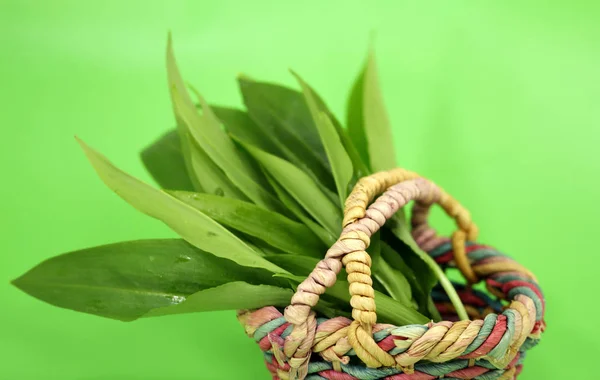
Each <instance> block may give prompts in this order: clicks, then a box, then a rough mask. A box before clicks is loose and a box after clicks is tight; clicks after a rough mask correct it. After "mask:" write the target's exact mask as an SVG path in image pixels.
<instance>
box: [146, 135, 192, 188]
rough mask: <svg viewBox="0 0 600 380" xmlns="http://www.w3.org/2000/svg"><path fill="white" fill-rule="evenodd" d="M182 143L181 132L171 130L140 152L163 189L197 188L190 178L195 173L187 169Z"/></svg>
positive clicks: (148, 168)
mask: <svg viewBox="0 0 600 380" xmlns="http://www.w3.org/2000/svg"><path fill="white" fill-rule="evenodd" d="M181 145H182V143H181V137H180V136H179V133H178V132H177V130H171V131H169V132H167V133H165V134H164V135H162V136H161V137H160V138H158V139H157V140H156V141H154V142H153V143H152V144H151V145H150V146H148V147H147V148H146V149H144V150H143V151H142V152H141V153H140V156H141V158H142V162H143V163H144V166H145V167H146V169H147V170H148V172H149V173H150V175H152V178H154V180H155V181H156V183H158V184H159V186H160V187H162V188H163V189H177V190H187V191H193V190H194V189H195V187H194V185H193V184H192V181H191V179H190V178H192V177H193V173H192V176H190V174H189V173H188V171H187V168H186V164H185V158H184V153H183V151H182V147H181ZM199 189H200V190H201V187H199Z"/></svg>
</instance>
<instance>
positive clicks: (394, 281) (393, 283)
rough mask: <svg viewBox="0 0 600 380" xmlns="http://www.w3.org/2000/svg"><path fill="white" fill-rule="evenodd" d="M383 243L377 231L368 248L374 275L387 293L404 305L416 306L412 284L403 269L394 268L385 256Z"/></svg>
mask: <svg viewBox="0 0 600 380" xmlns="http://www.w3.org/2000/svg"><path fill="white" fill-rule="evenodd" d="M382 245H383V242H382V241H381V236H380V233H379V232H377V233H376V234H375V235H373V236H372V237H371V245H370V246H369V248H368V249H367V252H368V253H369V255H370V256H371V259H372V264H371V271H372V273H373V277H374V278H375V279H377V281H379V283H380V284H381V285H382V286H383V288H384V289H385V293H386V294H387V295H389V296H390V297H392V298H393V299H395V300H396V301H398V302H400V303H401V304H403V305H404V306H407V307H412V308H415V307H414V305H413V302H412V291H411V288H410V284H409V283H408V281H407V280H406V278H405V277H404V274H402V272H401V271H399V270H396V269H395V268H393V267H392V266H391V265H390V264H389V263H388V262H387V261H386V260H385V259H384V258H383V255H382Z"/></svg>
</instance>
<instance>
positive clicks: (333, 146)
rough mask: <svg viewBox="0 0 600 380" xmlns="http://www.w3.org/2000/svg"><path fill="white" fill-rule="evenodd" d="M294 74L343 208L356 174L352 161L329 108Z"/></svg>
mask: <svg viewBox="0 0 600 380" xmlns="http://www.w3.org/2000/svg"><path fill="white" fill-rule="evenodd" d="M293 74H294V76H295V77H296V79H297V80H298V82H299V83H300V86H301V87H302V93H303V94H304V99H305V100H306V104H307V105H308V109H309V110H310V113H311V115H312V118H313V121H314V123H315V125H316V126H317V130H318V131H319V136H320V137H321V142H322V144H323V147H325V152H326V153H327V159H328V161H329V165H330V166H331V170H332V172H333V178H334V180H335V185H336V188H337V193H338V196H339V198H340V205H341V207H342V208H343V207H344V204H345V202H346V197H347V195H348V185H349V184H350V181H351V180H352V175H353V174H354V169H353V167H352V161H351V160H350V157H349V156H348V153H347V152H346V149H345V148H344V145H343V144H342V141H341V140H340V135H338V132H337V130H336V128H335V126H334V125H333V122H332V121H331V119H330V118H329V116H328V111H327V109H324V108H323V104H319V103H318V102H317V100H316V98H315V95H314V93H313V90H312V89H311V88H310V87H309V86H308V85H307V84H306V83H305V82H304V81H303V80H302V78H300V76H298V75H297V74H295V73H293Z"/></svg>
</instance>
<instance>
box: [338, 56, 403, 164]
mask: <svg viewBox="0 0 600 380" xmlns="http://www.w3.org/2000/svg"><path fill="white" fill-rule="evenodd" d="M347 112H348V114H347V116H348V131H349V134H350V136H351V138H352V141H353V142H354V145H355V146H356V147H357V149H358V151H359V153H360V156H361V157H362V159H363V160H364V161H365V162H366V163H367V165H369V167H370V168H371V169H372V170H373V171H375V172H377V171H382V170H390V169H393V168H395V167H396V156H395V153H394V137H393V135H392V129H391V126H390V122H389V120H388V116H387V112H386V110H385V106H384V102H383V98H382V95H381V90H380V88H379V79H378V78H377V67H376V63H375V57H374V55H373V53H372V52H370V53H369V56H368V59H367V63H366V65H365V67H364V69H363V70H362V72H361V74H360V75H359V77H358V79H357V80H356V83H355V85H354V87H353V90H352V93H351V95H350V98H349V100H348V111H347Z"/></svg>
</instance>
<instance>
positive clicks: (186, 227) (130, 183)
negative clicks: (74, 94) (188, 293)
mask: <svg viewBox="0 0 600 380" xmlns="http://www.w3.org/2000/svg"><path fill="white" fill-rule="evenodd" d="M78 141H79V144H80V145H81V147H82V148H83V150H84V152H85V154H86V156H87V157H88V159H89V160H90V162H91V164H92V165H93V166H94V169H95V170H96V172H97V173H98V175H99V176H100V178H101V179H102V181H103V182H104V183H105V184H106V185H107V186H108V187H109V188H110V189H112V190H113V191H114V192H115V193H117V194H118V195H119V196H120V197H121V198H123V199H124V200H125V201H126V202H127V203H129V204H131V205H132V206H133V207H135V208H136V209H138V210H139V211H141V212H143V213H145V214H147V215H149V216H151V217H153V218H156V219H159V220H162V221H163V222H164V223H165V224H167V225H168V226H169V227H170V228H171V229H172V230H173V231H175V232H177V233H178V234H179V235H180V236H181V237H182V238H184V239H185V240H186V241H188V242H189V243H191V244H193V245H194V246H196V247H198V248H200V249H203V250H206V251H208V252H210V253H212V254H214V255H216V256H219V257H223V258H227V259H230V260H233V261H235V262H236V263H238V264H240V265H243V266H248V267H257V268H264V269H267V270H270V271H272V272H274V273H278V272H281V268H278V267H277V266H275V265H273V264H271V263H270V262H268V261H266V260H264V259H263V258H261V257H259V256H258V255H257V253H256V252H255V251H254V250H252V248H250V247H249V246H248V245H246V244H245V243H244V242H242V241H241V240H240V239H238V238H237V237H236V236H235V235H233V234H232V233H231V232H229V231H228V230H227V229H226V228H224V227H223V226H221V225H220V224H219V223H217V222H215V221H214V220H212V219H211V218H209V217H208V216H206V215H205V214H203V213H201V212H200V211H198V210H196V209H194V208H193V207H191V206H189V205H186V204H185V203H183V202H181V201H179V200H178V199H176V198H174V197H172V196H170V195H168V194H166V193H165V192H162V191H160V190H156V189H154V188H152V187H150V186H148V185H146V184H145V183H143V182H141V181H140V180H138V179H136V178H134V177H131V176H130V175H128V174H126V173H125V172H123V171H121V170H119V169H118V168H116V167H115V166H114V165H113V164H112V163H110V162H109V161H108V159H106V157H104V156H103V155H101V154H100V153H98V152H96V151H95V150H94V149H92V148H90V147H89V146H87V145H86V144H85V143H84V142H83V141H81V140H79V139H78Z"/></svg>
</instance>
